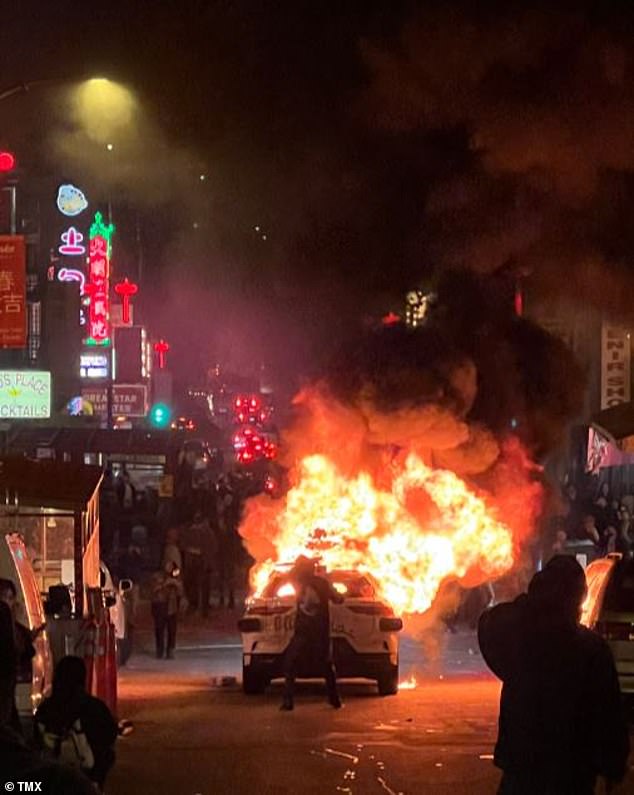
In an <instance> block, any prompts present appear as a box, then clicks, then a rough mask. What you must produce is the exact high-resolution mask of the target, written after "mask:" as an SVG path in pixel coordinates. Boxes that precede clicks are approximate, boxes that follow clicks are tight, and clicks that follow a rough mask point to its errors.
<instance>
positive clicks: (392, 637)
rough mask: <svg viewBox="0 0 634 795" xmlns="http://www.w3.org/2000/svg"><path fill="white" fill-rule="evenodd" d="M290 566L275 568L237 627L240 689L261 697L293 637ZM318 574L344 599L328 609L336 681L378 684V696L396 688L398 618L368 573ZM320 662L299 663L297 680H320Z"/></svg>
mask: <svg viewBox="0 0 634 795" xmlns="http://www.w3.org/2000/svg"><path fill="white" fill-rule="evenodd" d="M289 569H290V566H275V567H274V568H273V570H272V572H271V575H270V577H269V579H268V581H267V583H266V584H265V585H264V587H263V589H262V592H261V593H260V594H258V595H255V596H253V597H252V598H251V599H249V600H248V602H247V605H246V610H245V613H244V616H243V617H242V618H241V619H240V621H239V622H238V627H239V629H240V631H241V633H242V642H243V668H242V683H243V690H244V692H245V693H247V694H256V693H261V692H263V690H264V689H265V688H266V687H267V685H268V684H269V682H270V681H271V680H272V679H275V678H279V677H281V676H282V675H283V659H284V653H285V651H286V649H287V648H288V645H289V643H290V641H291V638H292V636H293V632H294V624H295V613H296V599H295V590H294V586H293V583H292V581H291V579H290V572H289ZM316 573H317V574H318V575H319V576H322V577H324V578H326V579H328V580H329V581H330V583H331V584H332V586H333V587H334V588H335V590H337V591H338V592H339V593H340V594H341V595H342V596H343V602H342V603H341V604H333V605H331V606H330V636H331V643H332V656H333V661H334V663H335V668H336V670H337V676H338V677H340V678H365V679H372V680H374V681H376V683H377V686H378V690H379V693H380V694H381V695H393V694H395V693H396V692H397V689H398V676H399V669H398V633H399V632H400V630H401V629H402V627H403V622H402V619H401V618H400V617H399V616H397V615H395V613H394V610H393V609H392V607H391V606H389V605H388V604H386V603H385V602H384V601H383V600H382V599H381V598H380V597H379V589H378V584H377V583H376V582H375V581H374V578H373V577H372V576H371V575H370V574H361V573H359V572H356V571H348V570H342V569H337V570H331V571H326V570H325V568H324V567H323V566H318V567H317V569H316ZM317 664H318V661H315V660H303V661H302V663H301V666H300V669H299V671H298V676H299V677H300V678H305V679H311V678H317V677H320V676H322V675H323V671H321V670H319V668H318V667H315V666H316V665H317Z"/></svg>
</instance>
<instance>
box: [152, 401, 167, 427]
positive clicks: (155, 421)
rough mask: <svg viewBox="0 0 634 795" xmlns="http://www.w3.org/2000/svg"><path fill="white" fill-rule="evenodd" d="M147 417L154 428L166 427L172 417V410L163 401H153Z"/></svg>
mask: <svg viewBox="0 0 634 795" xmlns="http://www.w3.org/2000/svg"><path fill="white" fill-rule="evenodd" d="M148 417H149V420H150V424H151V425H153V426H154V427H155V428H166V427H167V426H168V425H169V423H170V420H171V419H172V410H171V409H170V407H169V406H168V405H166V404H165V403H155V404H154V405H153V406H152V408H151V409H150V413H149V415H148Z"/></svg>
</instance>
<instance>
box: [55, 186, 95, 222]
mask: <svg viewBox="0 0 634 795" xmlns="http://www.w3.org/2000/svg"><path fill="white" fill-rule="evenodd" d="M56 203H57V209H58V210H59V211H60V213H61V214H62V215H66V216H70V217H71V218H73V217H74V216H76V215H79V214H80V213H83V211H84V210H85V209H86V207H88V200H87V199H86V197H85V196H84V193H83V191H81V190H80V189H79V188H76V187H75V186H74V185H60V186H59V188H58V189H57V202H56Z"/></svg>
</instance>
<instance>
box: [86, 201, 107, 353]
mask: <svg viewBox="0 0 634 795" xmlns="http://www.w3.org/2000/svg"><path fill="white" fill-rule="evenodd" d="M113 233H114V226H113V224H108V225H107V226H106V224H104V222H103V216H102V215H101V213H96V214H95V220H94V223H93V225H92V226H91V227H90V246H89V249H88V251H89V255H88V284H87V285H86V286H85V288H84V293H85V294H86V295H89V296H90V309H89V313H88V339H87V340H86V344H87V345H109V344H110V297H109V289H110V253H111V240H112V235H113Z"/></svg>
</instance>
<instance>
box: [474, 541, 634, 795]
mask: <svg viewBox="0 0 634 795" xmlns="http://www.w3.org/2000/svg"><path fill="white" fill-rule="evenodd" d="M585 592H586V584H585V575H584V572H583V569H582V568H581V566H580V565H579V564H578V563H577V561H576V560H575V559H574V558H572V557H570V556H565V555H556V556H555V557H554V558H552V560H550V561H549V562H548V564H547V565H546V566H545V568H544V570H543V571H541V572H538V573H537V574H536V575H535V576H534V577H533V579H532V580H531V582H530V584H529V587H528V594H522V595H521V596H519V597H518V598H517V599H516V600H515V601H514V602H507V603H504V604H500V605H498V606H497V607H494V608H493V609H491V610H489V611H487V612H485V613H484V614H483V615H482V618H481V619H480V625H479V641H480V648H481V650H482V654H483V656H484V658H485V660H486V662H487V664H488V666H489V668H491V670H492V671H493V673H495V675H496V676H498V677H499V678H500V679H501V680H502V681H503V683H504V685H503V688H502V696H501V700H500V720H499V734H498V742H497V745H496V748H495V764H496V765H497V766H498V767H500V768H501V769H502V770H503V771H504V775H503V778H502V782H501V785H500V789H499V793H500V795H590V794H591V793H593V792H594V787H595V783H596V780H597V778H598V777H599V776H603V777H604V778H605V779H606V780H607V783H608V788H610V787H611V786H612V784H614V783H615V782H618V781H620V780H621V779H622V778H623V776H624V775H625V770H626V762H627V756H628V753H629V739H628V733H627V726H626V722H625V720H624V716H623V713H622V706H621V693H620V689H619V682H618V678H617V674H616V669H615V666H614V660H613V659H612V653H611V651H610V649H609V647H608V645H607V643H606V642H605V641H604V640H603V639H602V638H600V637H599V636H598V635H596V634H595V633H594V632H591V631H590V630H589V629H586V628H585V627H582V626H580V624H579V616H580V610H581V605H582V602H583V599H584V596H585Z"/></svg>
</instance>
